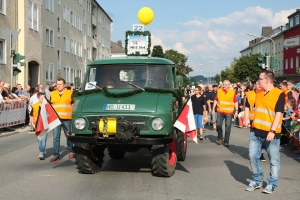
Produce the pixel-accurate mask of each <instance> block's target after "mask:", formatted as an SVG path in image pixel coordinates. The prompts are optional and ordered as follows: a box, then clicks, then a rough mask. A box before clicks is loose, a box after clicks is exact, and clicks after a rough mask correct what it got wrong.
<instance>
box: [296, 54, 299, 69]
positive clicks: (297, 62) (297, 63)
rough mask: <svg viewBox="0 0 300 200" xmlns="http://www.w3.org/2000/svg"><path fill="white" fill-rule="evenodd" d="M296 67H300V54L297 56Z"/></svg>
mask: <svg viewBox="0 0 300 200" xmlns="http://www.w3.org/2000/svg"><path fill="white" fill-rule="evenodd" d="M296 68H299V56H297V57H296Z"/></svg>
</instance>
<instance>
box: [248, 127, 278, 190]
mask: <svg viewBox="0 0 300 200" xmlns="http://www.w3.org/2000/svg"><path fill="white" fill-rule="evenodd" d="M279 145H280V139H274V140H272V141H271V142H267V141H266V138H263V137H259V136H255V133H254V132H250V135H249V158H250V165H251V168H252V172H253V175H252V180H253V181H255V182H256V183H261V182H262V181H263V179H264V173H263V171H262V169H261V165H260V160H259V158H260V156H261V149H262V148H264V149H265V150H266V152H267V153H268V156H269V159H270V174H269V176H268V185H272V186H273V188H274V189H275V188H276V187H277V183H278V178H279V173H280V154H279Z"/></svg>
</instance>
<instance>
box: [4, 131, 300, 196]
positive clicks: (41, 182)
mask: <svg viewBox="0 0 300 200" xmlns="http://www.w3.org/2000/svg"><path fill="white" fill-rule="evenodd" d="M205 135H206V137H205V140H204V141H199V144H198V145H197V144H195V143H194V142H193V141H191V140H189V141H188V153H187V159H186V161H184V162H178V163H177V170H176V172H175V174H174V176H173V177H171V178H158V177H153V176H152V175H151V172H150V162H151V157H150V152H149V151H148V150H146V149H141V150H139V151H138V152H137V153H127V154H126V156H125V158H124V159H122V160H112V159H110V158H109V156H108V154H107V152H106V156H105V165H104V166H103V169H102V171H101V172H100V173H98V174H94V175H87V174H79V173H78V172H77V170H76V166H75V164H74V159H72V160H69V159H68V156H67V152H66V147H65V141H66V140H65V138H64V137H63V135H62V137H61V138H62V139H61V145H62V146H63V147H62V148H61V150H62V153H61V154H62V157H61V160H59V162H57V163H50V162H49V158H50V157H51V153H52V133H51V134H50V135H49V137H48V140H47V153H46V160H44V161H40V160H38V147H37V142H36V138H35V136H34V133H28V132H23V133H19V134H15V135H10V136H7V137H2V138H0V160H1V162H0V168H1V170H0V177H1V179H0V199H1V200H10V199H13V200H17V199H22V200H24V199H31V200H35V199H37V200H38V199H45V200H46V199H66V200H67V199H72V200H74V199H172V200H173V199H174V200H175V199H176V200H178V199H299V197H300V187H299V186H300V173H299V169H300V162H299V161H298V160H297V159H296V158H297V155H295V154H293V153H292V151H290V150H289V149H288V148H287V147H285V146H283V147H281V174H280V179H279V186H278V188H277V189H276V190H275V192H274V193H273V194H270V195H267V194H263V193H261V191H262V189H258V190H255V191H253V192H246V191H245V190H244V189H245V187H246V185H247V184H248V182H249V181H250V178H251V170H250V165H249V159H248V130H245V129H239V128H236V127H234V128H232V134H231V139H230V147H229V148H226V147H224V146H223V145H222V146H218V145H216V143H215V141H216V139H217V138H216V132H212V131H211V130H206V131H205ZM265 157H266V158H267V156H266V155H265ZM262 167H263V170H264V172H265V179H264V186H265V185H266V180H267V174H268V173H269V169H268V168H269V163H268V159H267V162H264V163H262Z"/></svg>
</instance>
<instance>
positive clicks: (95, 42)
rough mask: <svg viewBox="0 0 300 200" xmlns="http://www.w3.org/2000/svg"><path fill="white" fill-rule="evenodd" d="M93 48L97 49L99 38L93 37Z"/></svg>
mask: <svg viewBox="0 0 300 200" xmlns="http://www.w3.org/2000/svg"><path fill="white" fill-rule="evenodd" d="M93 48H95V49H97V48H98V46H97V40H95V39H93Z"/></svg>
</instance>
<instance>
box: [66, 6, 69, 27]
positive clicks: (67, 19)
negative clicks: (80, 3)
mask: <svg viewBox="0 0 300 200" xmlns="http://www.w3.org/2000/svg"><path fill="white" fill-rule="evenodd" d="M66 14H67V15H66V17H67V18H66V21H67V22H69V23H70V8H69V7H68V6H67V13H66Z"/></svg>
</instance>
